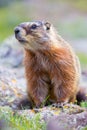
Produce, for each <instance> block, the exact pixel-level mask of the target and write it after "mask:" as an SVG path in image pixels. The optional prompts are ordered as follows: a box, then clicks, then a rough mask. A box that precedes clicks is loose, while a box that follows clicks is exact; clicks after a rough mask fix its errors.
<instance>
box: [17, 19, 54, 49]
mask: <svg viewBox="0 0 87 130" xmlns="http://www.w3.org/2000/svg"><path fill="white" fill-rule="evenodd" d="M53 30H54V29H53V27H52V25H51V24H50V23H49V22H42V21H35V22H24V23H21V24H20V25H18V26H17V27H16V28H15V37H16V39H17V40H18V41H19V42H20V43H21V44H22V45H23V46H24V47H25V48H26V49H41V48H47V47H50V43H51V41H52V39H54V37H55V33H54V32H55V31H53Z"/></svg>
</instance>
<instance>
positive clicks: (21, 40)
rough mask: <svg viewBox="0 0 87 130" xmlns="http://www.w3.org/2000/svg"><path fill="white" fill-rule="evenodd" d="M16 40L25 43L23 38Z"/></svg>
mask: <svg viewBox="0 0 87 130" xmlns="http://www.w3.org/2000/svg"><path fill="white" fill-rule="evenodd" d="M18 41H19V42H21V43H25V42H27V41H26V40H24V39H19V40H18Z"/></svg>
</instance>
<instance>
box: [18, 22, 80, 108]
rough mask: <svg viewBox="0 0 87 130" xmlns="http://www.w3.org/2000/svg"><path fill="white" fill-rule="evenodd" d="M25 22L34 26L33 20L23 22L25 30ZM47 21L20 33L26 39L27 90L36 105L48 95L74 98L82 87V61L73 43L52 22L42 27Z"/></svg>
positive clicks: (64, 99) (62, 99)
mask: <svg viewBox="0 0 87 130" xmlns="http://www.w3.org/2000/svg"><path fill="white" fill-rule="evenodd" d="M35 23H37V22H35ZM23 25H24V26H25V27H26V28H29V29H30V27H31V23H29V24H28V25H27V24H26V23H24V24H21V25H20V27H21V30H22V31H24V27H23ZM48 25H49V23H48ZM48 25H46V24H43V23H42V25H41V26H40V27H38V29H36V30H35V31H36V32H35V31H31V30H30V31H28V33H25V32H26V30H25V32H24V34H21V38H24V39H25V41H26V42H25V43H22V45H23V44H24V45H23V46H24V47H25V58H24V64H25V74H26V80H27V93H28V96H29V100H30V101H31V102H32V103H33V104H34V105H36V106H37V107H38V106H40V105H41V104H43V102H44V101H45V100H46V99H47V98H48V100H49V101H51V102H53V103H62V102H74V101H75V99H76V95H77V92H78V90H79V76H80V68H79V61H78V59H77V57H76V55H75V53H74V51H73V50H72V48H71V47H70V45H69V44H68V43H67V42H65V41H64V40H63V39H62V38H61V37H60V36H59V35H58V34H57V33H56V31H55V30H54V28H53V27H50V26H51V25H49V28H47V30H45V29H43V26H44V27H46V26H48ZM16 37H17V36H16ZM45 37H47V39H45ZM17 39H18V40H19V37H17ZM24 39H23V40H24ZM44 39H45V40H44Z"/></svg>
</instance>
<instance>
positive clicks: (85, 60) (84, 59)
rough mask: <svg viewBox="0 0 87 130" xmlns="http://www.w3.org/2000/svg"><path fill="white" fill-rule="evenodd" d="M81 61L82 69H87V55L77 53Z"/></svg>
mask: <svg viewBox="0 0 87 130" xmlns="http://www.w3.org/2000/svg"><path fill="white" fill-rule="evenodd" d="M77 55H78V57H79V60H80V62H81V66H82V68H87V54H85V53H77Z"/></svg>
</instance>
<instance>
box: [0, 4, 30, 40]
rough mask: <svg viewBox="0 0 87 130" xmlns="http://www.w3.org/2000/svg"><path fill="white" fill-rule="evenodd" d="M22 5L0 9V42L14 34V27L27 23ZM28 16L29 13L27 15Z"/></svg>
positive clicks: (27, 18) (12, 5)
mask: <svg viewBox="0 0 87 130" xmlns="http://www.w3.org/2000/svg"><path fill="white" fill-rule="evenodd" d="M23 8H25V9H26V7H25V5H24V4H23V3H21V4H20V3H18V2H17V3H14V4H11V5H9V6H7V7H4V8H0V41H3V40H4V39H5V38H6V37H8V36H10V35H12V34H13V33H14V27H15V26H16V25H18V24H19V23H21V22H24V21H27V20H28V21H29V20H30V19H29V17H28V16H27V14H26V10H23ZM28 14H29V13H28Z"/></svg>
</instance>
